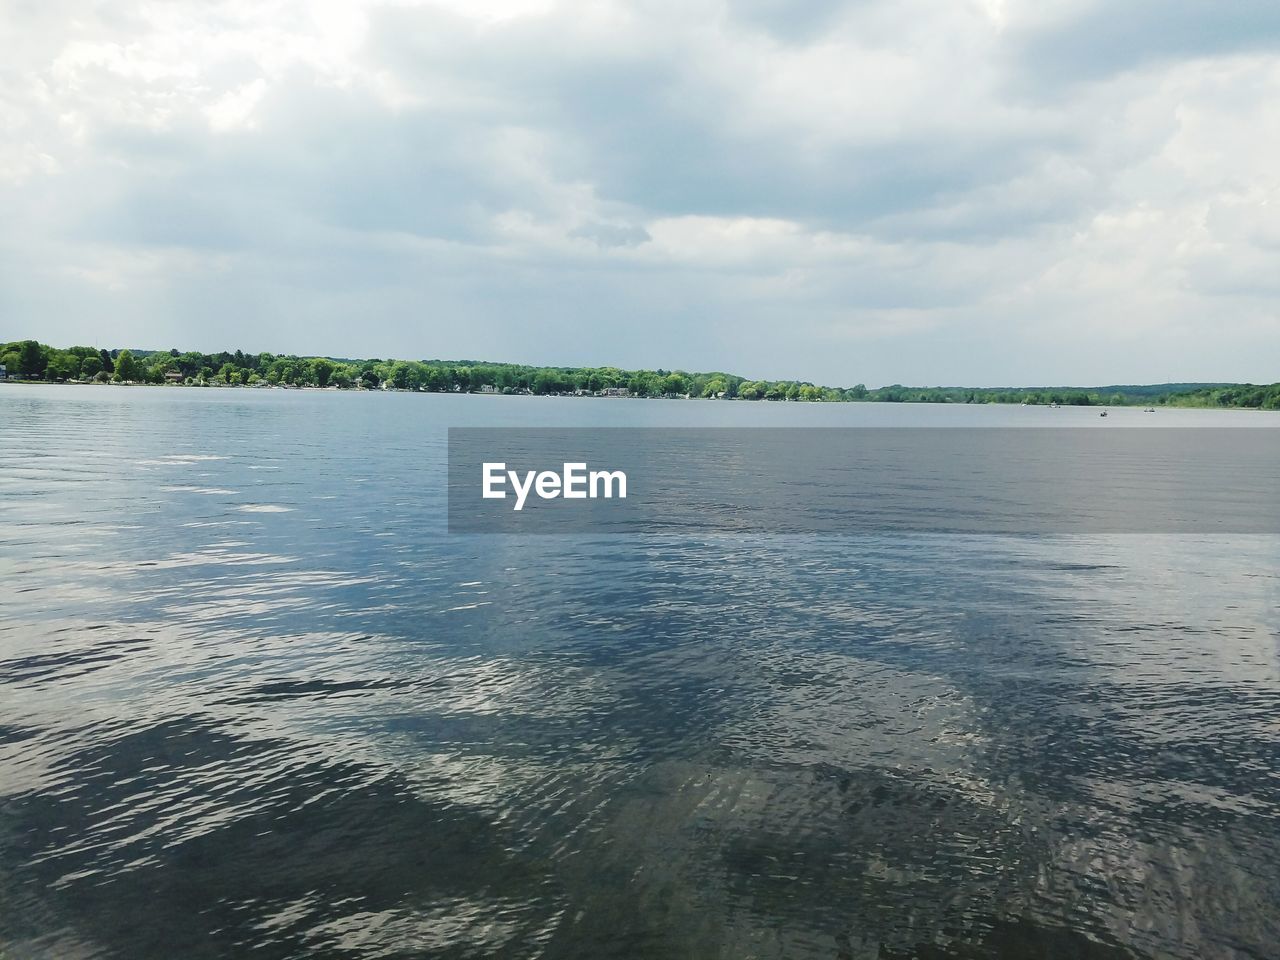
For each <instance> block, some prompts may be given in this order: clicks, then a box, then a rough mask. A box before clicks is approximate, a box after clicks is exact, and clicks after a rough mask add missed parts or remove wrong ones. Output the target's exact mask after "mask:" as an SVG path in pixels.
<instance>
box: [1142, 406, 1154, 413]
mask: <svg viewBox="0 0 1280 960" xmlns="http://www.w3.org/2000/svg"><path fill="white" fill-rule="evenodd" d="M1142 412H1143V413H1155V412H1156V408H1155V407H1147V409H1145V410H1143V411H1142Z"/></svg>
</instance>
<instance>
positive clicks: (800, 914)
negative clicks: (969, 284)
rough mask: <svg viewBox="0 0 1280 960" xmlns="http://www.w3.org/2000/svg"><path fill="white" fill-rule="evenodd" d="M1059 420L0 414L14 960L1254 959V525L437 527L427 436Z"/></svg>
mask: <svg viewBox="0 0 1280 960" xmlns="http://www.w3.org/2000/svg"><path fill="white" fill-rule="evenodd" d="M1051 416H1060V417H1061V418H1063V420H1060V421H1058V422H1065V418H1076V420H1075V421H1072V422H1073V423H1078V424H1079V425H1082V426H1083V425H1085V423H1086V421H1085V420H1083V419H1081V418H1084V417H1088V418H1089V420H1088V425H1090V426H1095V427H1096V424H1095V421H1094V420H1093V419H1092V418H1093V416H1094V415H1093V414H1091V413H1090V412H1088V411H1077V410H1061V411H1052V412H1050V411H1046V410H1040V409H1019V408H983V409H969V408H935V407H900V406H896V405H883V404H875V405H872V404H866V405H860V404H848V405H835V404H832V405H803V406H802V405H796V404H785V405H783V404H776V405H775V404H723V403H722V404H714V403H666V402H657V401H653V402H640V401H592V400H577V399H564V400H553V399H544V398H503V397H496V398H495V397H453V396H411V395H383V394H341V395H339V394H334V393H319V392H308V393H303V392H284V391H249V390H222V391H219V390H206V391H201V390H181V389H143V388H122V387H114V388H109V387H103V388H93V387H83V388H74V387H43V388H42V387H19V386H3V387H0V451H2V453H0V456H2V457H3V462H2V463H0V574H2V575H3V587H4V591H3V595H2V596H3V601H2V606H0V956H4V957H6V958H25V957H37V958H87V957H103V958H107V957H110V958H139V960H150V958H210V957H256V958H263V960H270V958H283V957H320V958H361V960H363V958H375V957H377V958H392V957H548V958H553V957H583V958H596V957H645V958H648V957H652V958H682V957H688V958H703V957H708V958H710V957H723V958H742V957H801V958H805V957H826V958H850V960H852V958H864V957H865V958H873V957H879V958H907V957H920V958H936V957H966V958H975V957H984V958H985V957H1007V958H1023V957H1063V958H1076V957H1096V958H1120V957H1187V958H1191V957H1223V958H1236V957H1256V958H1273V957H1276V956H1278V955H1280V820H1278V819H1277V817H1278V816H1280V749H1278V744H1280V668H1278V664H1277V660H1278V643H1280V633H1278V631H1280V547H1278V545H1277V542H1276V540H1275V538H1268V537H1237V538H1234V539H1227V538H1206V537H1194V538H1193V537H1176V538H1175V537H1160V538H1143V537H1135V536H1127V537H1110V538H1107V537H1094V538H1057V539H1039V540H1037V539H982V538H974V537H969V538H943V537H938V538H928V537H915V538H897V539H873V538H860V539H846V540H842V539H839V538H820V537H812V536H810V537H790V538H783V537H764V536H760V537H751V538H731V537H705V536H704V537H698V538H694V539H677V538H649V539H643V540H623V539H619V538H596V539H583V538H561V537H525V538H514V537H513V538H505V537H482V536H478V537H464V536H458V535H452V536H451V535H448V534H447V533H446V532H445V528H444V500H443V497H444V486H443V466H444V443H445V432H444V431H445V428H446V427H447V426H449V425H488V424H493V425H503V426H513V425H519V424H530V425H533V424H539V425H584V424H607V425H626V424H638V425H674V424H690V425H692V424H696V425H752V424H759V425H768V426H780V425H786V424H794V425H824V426H831V425H838V424H849V425H865V424H877V423H881V424H894V425H912V424H919V425H930V426H937V425H947V424H949V423H954V424H957V425H960V424H963V425H970V426H972V425H981V424H983V423H990V424H991V425H1005V426H1007V425H1010V424H1011V423H1016V422H1034V423H1035V424H1036V425H1045V423H1046V422H1047V421H1046V418H1048V417H1051ZM1139 416H1141V414H1139V413H1138V412H1137V411H1127V410H1120V411H1115V416H1113V417H1112V418H1111V420H1110V421H1108V423H1109V425H1115V424H1116V422H1117V421H1124V419H1125V418H1126V417H1139ZM1264 416H1265V415H1259V414H1245V413H1212V412H1203V413H1202V412H1194V411H1184V412H1178V411H1163V410H1162V411H1160V412H1159V413H1158V414H1157V415H1156V417H1157V418H1163V419H1162V421H1161V422H1167V423H1175V422H1176V423H1178V424H1179V425H1206V426H1211V427H1212V426H1217V425H1224V426H1226V425H1233V424H1238V423H1241V422H1243V419H1238V418H1248V423H1249V425H1255V424H1257V423H1259V422H1261V421H1260V420H1258V419H1256V418H1258V417H1264ZM1020 418H1024V419H1023V420H1021V421H1020ZM1277 422H1280V418H1277ZM1144 425H1149V424H1148V422H1145V421H1144ZM1120 426H1123V423H1120Z"/></svg>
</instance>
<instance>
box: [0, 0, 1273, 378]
mask: <svg viewBox="0 0 1280 960" xmlns="http://www.w3.org/2000/svg"><path fill="white" fill-rule="evenodd" d="M0 50H3V51H4V55H3V57H0V340H8V339H17V338H27V337H30V338H35V339H39V340H41V341H44V342H47V343H52V344H55V345H59V346H69V345H72V344H87V345H96V346H107V347H121V346H130V347H141V348H149V349H158V348H165V349H167V348H169V347H178V348H181V349H201V350H211V351H212V350H221V349H232V350H234V349H237V348H240V349H244V350H245V351H247V352H255V353H256V352H259V351H262V350H269V351H272V352H281V353H283V352H288V353H300V354H327V355H331V356H340V357H382V358H385V357H399V358H449V359H489V360H501V361H512V362H524V363H535V364H565V365H570V364H572V365H605V364H609V365H616V366H622V367H629V368H630V367H649V368H666V369H671V368H680V369H686V370H727V371H731V372H734V373H740V374H743V375H747V376H751V377H766V378H771V379H781V378H794V379H801V380H811V381H815V382H818V383H824V384H829V385H852V384H854V383H859V382H862V383H866V384H868V385H870V386H876V385H881V384H887V383H894V382H900V383H908V384H930V385H932V384H947V385H953V384H964V385H998V384H1103V383H1138V382H1144V383H1145V382H1167V381H1219V380H1231V381H1234V380H1242V381H1252V382H1268V383H1269V382H1274V381H1276V380H1280V107H1277V105H1278V104H1280V3H1276V2H1275V0H1233V2H1232V3H1230V4H1223V3H1221V2H1217V0H1179V2H1178V3H1168V2H1163V0H1112V2H1102V0H970V2H966V0H953V2H939V0H933V2H924V0H900V2H893V3H889V2H879V0H850V2H838V0H787V2H784V0H741V2H727V0H718V2H711V0H642V2H636V3H622V2H612V0H601V2H589V0H583V2H557V0H418V2H415V0H391V2H381V0H347V2H341V3H339V2H331V0H221V2H219V0H198V2H193V0H160V2H136V0H117V2H97V3H95V2H92V0H0Z"/></svg>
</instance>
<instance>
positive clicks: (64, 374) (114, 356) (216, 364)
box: [0, 340, 1280, 410]
mask: <svg viewBox="0 0 1280 960" xmlns="http://www.w3.org/2000/svg"><path fill="white" fill-rule="evenodd" d="M0 365H3V366H4V367H5V368H6V369H7V372H8V376H9V377H10V378H17V379H24V380H45V381H53V382H68V383H85V382H97V383H145V384H182V385H188V386H204V387H212V386H220V387H227V386H245V387H321V388H332V389H339V390H352V389H359V390H410V391H424V392H433V393H449V392H454V393H456V392H484V393H529V394H543V395H546V394H552V395H557V394H597V393H606V392H609V393H625V394H627V395H631V396H638V397H705V398H715V399H730V400H733V399H736V400H807V401H849V400H865V401H879V402H885V403H1027V404H1062V405H1064V406H1096V405H1109V406H1126V405H1142V406H1147V405H1152V406H1187V407H1256V408H1261V409H1264V410H1280V383H1274V384H1271V385H1270V386H1254V385H1253V384H1231V383H1208V384H1206V383H1169V384H1158V385H1149V386H1141V385H1118V386H1109V387H1089V388H1080V387H904V386H902V385H901V384H893V385H892V386H887V387H879V388H875V389H868V388H867V387H866V386H864V385H863V384H857V385H855V386H852V387H824V386H818V385H815V384H813V383H807V382H803V381H795V380H750V379H747V378H746V377H740V376H737V375H735V374H731V373H688V372H685V371H683V370H622V369H619V368H617V367H532V366H525V365H521V364H510V363H487V362H481V361H457V360H380V359H370V360H348V359H338V358H333V357H297V356H291V355H290V356H278V355H276V354H272V353H244V352H242V351H240V350H237V351H235V352H234V353H228V352H225V351H224V352H222V353H200V352H199V351H194V350H193V351H187V352H185V353H181V352H179V351H178V350H168V351H156V350H127V349H126V350H104V349H98V348H94V347H68V348H66V349H59V348H56V347H50V346H47V345H45V344H42V343H38V342H36V341H35V340H23V341H15V342H12V343H5V344H0Z"/></svg>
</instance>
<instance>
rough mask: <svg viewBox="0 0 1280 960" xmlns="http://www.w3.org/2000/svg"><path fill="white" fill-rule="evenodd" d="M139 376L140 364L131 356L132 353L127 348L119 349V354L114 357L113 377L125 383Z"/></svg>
mask: <svg viewBox="0 0 1280 960" xmlns="http://www.w3.org/2000/svg"><path fill="white" fill-rule="evenodd" d="M140 376H141V364H139V363H138V361H137V360H135V359H134V358H133V353H132V352H131V351H129V350H121V351H120V355H119V356H118V357H116V370H115V379H116V380H117V381H122V382H125V383H127V382H130V381H133V380H137V379H139V378H140Z"/></svg>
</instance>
